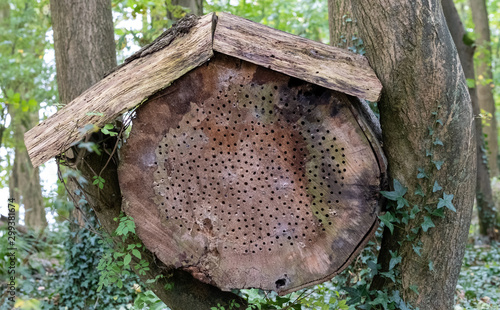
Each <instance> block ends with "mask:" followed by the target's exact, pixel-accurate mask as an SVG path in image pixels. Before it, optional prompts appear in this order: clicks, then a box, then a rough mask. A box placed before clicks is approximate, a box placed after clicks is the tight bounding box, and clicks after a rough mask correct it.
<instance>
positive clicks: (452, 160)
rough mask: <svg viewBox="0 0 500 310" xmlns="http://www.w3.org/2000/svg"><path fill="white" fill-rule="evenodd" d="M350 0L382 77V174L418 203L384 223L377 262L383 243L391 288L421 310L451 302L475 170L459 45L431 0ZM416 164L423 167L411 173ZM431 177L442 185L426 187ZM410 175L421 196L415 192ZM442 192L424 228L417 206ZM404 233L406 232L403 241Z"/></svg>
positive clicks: (379, 282)
mask: <svg viewBox="0 0 500 310" xmlns="http://www.w3.org/2000/svg"><path fill="white" fill-rule="evenodd" d="M352 6H353V13H354V17H355V18H356V19H357V20H358V24H357V26H358V30H359V32H360V34H361V37H362V39H363V40H364V42H365V45H366V46H365V47H366V52H367V56H368V59H369V61H370V63H371V65H372V66H373V68H374V69H375V71H376V72H377V75H378V77H379V79H380V80H381V81H382V84H383V86H384V89H383V91H382V98H381V100H380V102H379V109H380V117H381V125H382V132H383V143H384V150H385V153H386V155H387V159H388V162H389V175H390V176H391V177H392V178H393V179H397V180H398V181H399V182H400V183H401V184H402V185H403V186H405V187H407V188H408V192H407V194H406V195H405V198H406V199H408V201H409V205H410V207H406V208H403V209H402V210H403V211H407V210H408V209H411V208H413V206H415V205H416V206H418V208H419V209H420V210H422V211H421V212H420V213H418V214H417V215H416V218H415V219H414V220H411V221H410V222H409V224H408V225H404V224H398V225H397V227H396V228H395V230H394V234H393V235H391V233H390V232H389V230H388V229H387V227H386V229H385V231H384V236H383V242H382V247H381V250H380V255H379V263H380V264H381V266H382V269H383V270H388V266H389V262H390V259H391V255H390V252H389V251H390V250H392V251H398V254H399V255H400V256H401V257H402V262H401V264H399V265H398V266H399V269H400V275H401V282H399V283H396V284H393V287H392V288H393V289H397V290H399V292H400V294H401V295H402V297H403V299H404V300H405V301H406V302H407V303H409V304H411V305H413V306H415V307H419V308H420V309H421V310H426V309H451V308H452V307H453V303H454V291H455V286H456V283H457V280H458V276H459V272H460V266H461V263H462V258H463V255H464V250H465V242H466V240H467V234H468V230H469V225H470V219H471V211H472V205H473V198H474V195H473V193H474V189H475V173H476V168H475V167H476V165H475V160H476V158H475V147H476V144H475V143H476V140H475V137H474V132H475V130H474V129H473V127H472V122H473V114H472V108H471V104H470V97H469V93H468V90H467V85H466V80H465V77H464V73H463V71H462V67H461V65H460V61H459V58H458V54H457V51H456V49H455V47H454V44H453V40H452V37H451V35H450V33H449V31H448V29H447V27H446V26H445V25H446V22H445V19H444V16H443V13H442V9H441V5H440V1H438V0H431V1H422V0H416V1H411V2H410V1H407V2H401V1H396V0H373V1H360V0H355V1H353V2H352ZM441 123H442V125H441ZM429 127H431V128H433V132H431V131H429V129H428V128H429ZM431 133H432V135H431ZM441 144H442V145H441ZM432 161H434V162H432ZM440 161H442V165H440V167H439V168H440V169H439V170H438V168H437V165H436V162H440ZM419 169H420V171H422V172H424V173H425V174H423V175H422V174H420V176H419V177H420V178H417V175H418V174H419ZM435 182H438V184H439V185H440V186H441V187H442V190H438V191H436V192H433V184H435ZM417 185H420V186H421V187H422V191H423V194H424V197H422V196H419V195H416V194H415V191H416V190H417V188H418V187H417ZM445 193H446V195H450V194H452V195H454V196H453V199H452V203H453V205H454V207H455V208H456V212H452V211H450V210H448V209H445V211H444V218H438V217H432V220H433V221H434V224H435V226H436V227H435V228H431V229H429V230H428V231H427V232H425V233H424V232H423V230H422V229H421V228H420V226H421V224H422V222H423V220H424V216H430V215H429V213H428V212H429V211H427V210H425V209H424V207H425V206H428V207H430V209H431V210H435V209H437V202H438V199H439V198H441V197H445V196H444V194H445ZM392 211H394V210H392ZM412 228H416V229H418V232H417V233H413V232H411V229H412ZM407 235H408V236H413V237H414V240H413V241H411V242H410V241H405V239H406V236H407ZM414 246H416V247H417V249H418V247H421V249H420V251H418V250H417V251H415V250H414V248H413V247H414ZM417 252H419V253H420V254H421V256H419V255H418V254H417ZM429 263H432V266H433V268H432V269H433V270H430V269H431V268H429ZM386 281H390V280H387V279H386V278H382V277H380V276H379V277H377V278H376V279H375V280H374V282H373V284H372V287H374V288H375V289H381V288H383V287H384V286H386V285H388V283H386ZM415 286H416V288H417V289H418V292H419V294H416V293H415V292H413V290H412V288H415Z"/></svg>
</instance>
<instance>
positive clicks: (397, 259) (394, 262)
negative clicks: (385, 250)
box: [389, 250, 402, 270]
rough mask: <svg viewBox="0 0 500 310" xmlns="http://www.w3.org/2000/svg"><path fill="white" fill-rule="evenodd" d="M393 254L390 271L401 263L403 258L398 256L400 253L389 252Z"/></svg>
mask: <svg viewBox="0 0 500 310" xmlns="http://www.w3.org/2000/svg"><path fill="white" fill-rule="evenodd" d="M389 252H390V253H391V260H390V261H389V270H392V269H393V268H394V267H395V266H396V265H397V264H399V263H401V259H402V257H401V256H398V251H394V252H392V251H391V250H389Z"/></svg>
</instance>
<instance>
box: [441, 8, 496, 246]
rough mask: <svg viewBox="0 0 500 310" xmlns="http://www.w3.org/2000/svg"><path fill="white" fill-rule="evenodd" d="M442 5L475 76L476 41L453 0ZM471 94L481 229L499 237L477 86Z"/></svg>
mask: <svg viewBox="0 0 500 310" xmlns="http://www.w3.org/2000/svg"><path fill="white" fill-rule="evenodd" d="M442 6H443V12H444V16H445V17H446V23H447V24H448V29H449V30H450V33H451V36H452V37H453V41H454V42H455V46H456V47H457V51H458V56H459V57H460V62H461V64H462V68H463V70H464V74H465V78H467V79H470V80H475V74H474V47H473V44H472V43H473V41H472V40H471V39H470V38H469V37H468V35H467V32H466V31H465V28H464V26H463V24H462V22H461V20H460V16H459V15H458V11H457V9H456V7H455V4H454V3H453V0H442ZM469 94H470V98H471V103H472V111H473V113H474V116H475V125H476V144H477V147H476V163H477V177H476V206H477V212H478V215H479V233H480V234H481V235H483V236H487V237H488V238H490V239H498V230H496V228H497V227H496V225H497V223H496V208H495V203H494V201H493V194H492V191H491V182H490V172H489V171H488V161H487V155H486V153H485V147H484V139H483V134H482V133H483V126H482V122H481V121H482V120H481V118H480V117H479V114H480V113H481V111H480V108H479V99H478V97H477V88H476V87H472V88H469Z"/></svg>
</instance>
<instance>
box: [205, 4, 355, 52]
mask: <svg viewBox="0 0 500 310" xmlns="http://www.w3.org/2000/svg"><path fill="white" fill-rule="evenodd" d="M204 11H205V12H221V11H222V12H229V13H231V14H234V15H238V16H241V17H245V18H248V19H250V20H252V21H255V22H258V23H261V24H264V25H267V26H270V27H273V28H275V29H279V30H283V31H286V32H289V33H293V34H296V35H299V36H302V37H305V38H308V39H311V40H316V41H321V42H325V43H328V41H329V31H328V8H327V2H326V1H318V0H302V1H297V0H292V1H287V0H257V1H252V2H249V1H247V0H238V1H229V0H213V1H207V2H206V5H205V8H204ZM361 44H362V42H361Z"/></svg>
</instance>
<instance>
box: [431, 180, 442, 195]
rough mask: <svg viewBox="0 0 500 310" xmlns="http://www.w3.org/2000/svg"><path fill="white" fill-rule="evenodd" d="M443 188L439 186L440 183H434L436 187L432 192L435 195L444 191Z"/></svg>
mask: <svg viewBox="0 0 500 310" xmlns="http://www.w3.org/2000/svg"><path fill="white" fill-rule="evenodd" d="M442 189H443V188H442V187H441V186H440V185H439V184H438V181H434V186H433V187H432V192H433V193H435V192H437V191H440V190H442Z"/></svg>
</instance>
